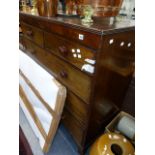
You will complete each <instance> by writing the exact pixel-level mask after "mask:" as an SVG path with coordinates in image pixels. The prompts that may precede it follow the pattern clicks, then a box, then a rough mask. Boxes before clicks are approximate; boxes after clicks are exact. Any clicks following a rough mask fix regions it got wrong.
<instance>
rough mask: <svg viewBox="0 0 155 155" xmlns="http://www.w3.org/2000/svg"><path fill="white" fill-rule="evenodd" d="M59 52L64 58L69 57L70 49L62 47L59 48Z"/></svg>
mask: <svg viewBox="0 0 155 155" xmlns="http://www.w3.org/2000/svg"><path fill="white" fill-rule="evenodd" d="M59 52H60V53H61V54H62V55H63V56H67V55H68V49H67V48H66V47H65V46H60V47H59Z"/></svg>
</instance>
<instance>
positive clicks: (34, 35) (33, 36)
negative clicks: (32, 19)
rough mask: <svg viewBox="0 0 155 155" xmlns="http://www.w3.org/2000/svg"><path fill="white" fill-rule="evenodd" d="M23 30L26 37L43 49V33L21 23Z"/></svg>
mask: <svg viewBox="0 0 155 155" xmlns="http://www.w3.org/2000/svg"><path fill="white" fill-rule="evenodd" d="M21 28H22V32H23V34H24V36H25V37H27V38H28V39H30V40H32V41H34V42H35V43H36V44H38V45H40V46H41V47H43V32H42V31H41V30H40V29H38V28H36V27H33V26H30V25H28V24H25V23H21Z"/></svg>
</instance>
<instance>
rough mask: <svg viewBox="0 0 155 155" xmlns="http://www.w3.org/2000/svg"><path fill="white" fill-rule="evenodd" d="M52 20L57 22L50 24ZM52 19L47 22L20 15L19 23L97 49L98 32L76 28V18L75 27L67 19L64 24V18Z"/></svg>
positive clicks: (98, 44) (98, 42)
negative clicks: (21, 22)
mask: <svg viewBox="0 0 155 155" xmlns="http://www.w3.org/2000/svg"><path fill="white" fill-rule="evenodd" d="M52 19H57V22H56V20H54V21H53V22H51V21H52ZM52 19H51V20H50V18H49V20H47V18H42V17H39V18H37V17H36V16H31V15H29V14H24V13H20V21H23V22H25V23H28V24H30V25H33V26H36V27H38V28H40V29H42V30H46V31H47V32H52V33H55V34H58V35H61V36H62V37H64V38H68V39H70V40H74V41H76V42H79V43H80V44H83V45H85V46H87V47H90V48H92V49H98V48H99V46H100V41H101V33H100V32H98V31H97V32H95V31H94V29H92V30H90V31H88V29H87V27H85V26H82V28H83V30H82V29H81V28H79V27H78V26H76V18H75V26H73V25H72V26H71V25H70V24H69V23H70V19H69V18H68V19H65V20H66V22H65V20H64V18H63V19H62V18H61V17H57V18H52ZM72 20H74V19H72ZM60 22H62V23H63V24H61V23H60ZM90 32H91V33H90ZM98 33H100V34H98ZM80 36H82V38H83V39H81V37H80Z"/></svg>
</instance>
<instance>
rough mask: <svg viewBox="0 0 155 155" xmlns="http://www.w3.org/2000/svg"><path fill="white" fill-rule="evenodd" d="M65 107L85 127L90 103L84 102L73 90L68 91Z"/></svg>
mask: <svg viewBox="0 0 155 155" xmlns="http://www.w3.org/2000/svg"><path fill="white" fill-rule="evenodd" d="M65 108H66V109H67V110H68V111H69V112H70V113H71V114H72V115H73V116H74V117H75V118H76V119H77V120H78V121H79V123H80V124H81V125H82V126H83V127H85V126H86V124H87V122H88V120H87V119H88V108H89V105H87V104H86V103H84V102H83V101H82V100H81V99H79V98H78V97H77V96H76V95H74V94H73V93H72V92H71V91H68V92H67V99H66V103H65Z"/></svg>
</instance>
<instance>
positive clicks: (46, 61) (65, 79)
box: [24, 39, 91, 103]
mask: <svg viewBox="0 0 155 155" xmlns="http://www.w3.org/2000/svg"><path fill="white" fill-rule="evenodd" d="M24 43H25V46H26V49H27V50H28V51H30V52H31V53H32V54H33V55H34V57H35V58H36V59H38V60H39V61H40V62H41V63H42V64H43V65H44V66H46V67H47V68H48V69H49V72H51V73H52V74H53V76H55V78H56V79H58V80H59V81H60V82H61V83H63V84H64V85H65V86H66V87H67V88H68V89H70V90H71V91H73V92H74V93H75V94H77V96H79V97H80V98H82V99H83V100H84V101H85V102H86V103H89V96H90V88H91V77H89V76H88V75H86V74H84V73H82V72H81V71H79V70H77V69H75V68H73V67H72V66H71V65H69V64H68V63H66V62H64V61H63V60H61V59H59V58H58V57H56V56H54V55H52V54H51V53H48V52H47V51H45V50H43V49H41V48H39V47H38V46H36V45H35V44H33V43H32V42H31V41H29V40H28V39H24Z"/></svg>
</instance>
